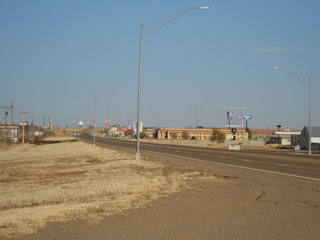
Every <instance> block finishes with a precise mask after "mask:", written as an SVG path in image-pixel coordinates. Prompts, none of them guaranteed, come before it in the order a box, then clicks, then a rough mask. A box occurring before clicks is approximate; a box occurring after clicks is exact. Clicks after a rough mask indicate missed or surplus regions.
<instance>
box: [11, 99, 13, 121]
mask: <svg viewBox="0 0 320 240" xmlns="http://www.w3.org/2000/svg"><path fill="white" fill-rule="evenodd" d="M11 125H13V101H11Z"/></svg>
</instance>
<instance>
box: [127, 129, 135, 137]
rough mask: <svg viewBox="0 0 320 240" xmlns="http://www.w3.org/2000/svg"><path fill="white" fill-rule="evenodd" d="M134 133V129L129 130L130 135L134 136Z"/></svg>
mask: <svg viewBox="0 0 320 240" xmlns="http://www.w3.org/2000/svg"><path fill="white" fill-rule="evenodd" d="M133 134H134V131H133V130H132V129H131V130H130V131H129V132H128V136H130V137H133Z"/></svg>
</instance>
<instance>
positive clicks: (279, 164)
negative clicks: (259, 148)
mask: <svg viewBox="0 0 320 240" xmlns="http://www.w3.org/2000/svg"><path fill="white" fill-rule="evenodd" d="M276 165H278V166H285V167H288V166H289V165H287V164H281V163H277V164H276Z"/></svg>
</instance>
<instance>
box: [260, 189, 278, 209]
mask: <svg viewBox="0 0 320 240" xmlns="http://www.w3.org/2000/svg"><path fill="white" fill-rule="evenodd" d="M265 195H267V193H266V192H265V191H264V190H263V189H262V194H261V195H260V196H259V197H257V198H256V199H255V200H256V201H257V202H271V203H274V204H276V205H278V202H276V201H262V200H261V198H262V197H263V196H265Z"/></svg>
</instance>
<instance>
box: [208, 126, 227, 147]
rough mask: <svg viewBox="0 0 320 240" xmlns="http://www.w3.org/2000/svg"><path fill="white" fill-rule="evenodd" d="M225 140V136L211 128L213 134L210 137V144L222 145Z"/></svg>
mask: <svg viewBox="0 0 320 240" xmlns="http://www.w3.org/2000/svg"><path fill="white" fill-rule="evenodd" d="M225 139H226V136H225V135H224V134H223V133H221V132H220V131H219V130H218V129H216V128H213V132H212V137H211V141H212V142H217V143H219V144H220V143H224V141H225Z"/></svg>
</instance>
